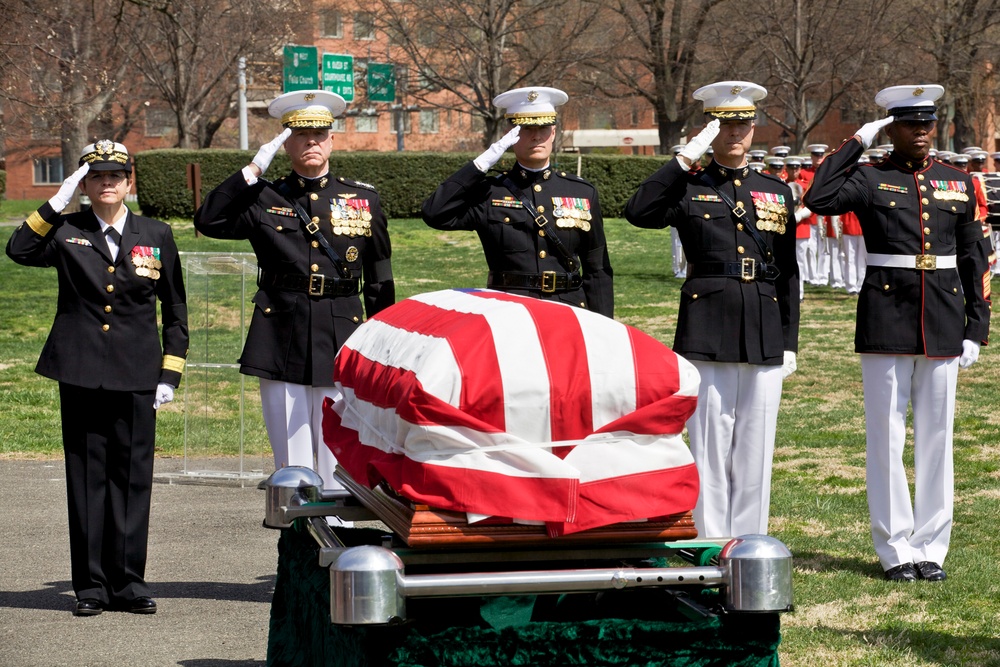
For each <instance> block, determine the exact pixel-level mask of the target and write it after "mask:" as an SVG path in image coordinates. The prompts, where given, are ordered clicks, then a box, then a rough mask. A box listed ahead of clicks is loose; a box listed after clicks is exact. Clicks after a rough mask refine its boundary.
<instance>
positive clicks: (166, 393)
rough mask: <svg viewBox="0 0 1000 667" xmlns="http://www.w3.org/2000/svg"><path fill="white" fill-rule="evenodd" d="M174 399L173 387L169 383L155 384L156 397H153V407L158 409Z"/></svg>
mask: <svg viewBox="0 0 1000 667" xmlns="http://www.w3.org/2000/svg"><path fill="white" fill-rule="evenodd" d="M172 400H174V388H173V387H172V386H170V385H169V384H166V383H164V382H161V383H160V384H158V385H156V398H155V399H153V409H154V410H159V409H160V406H161V405H164V404H166V403H169V402H170V401H172Z"/></svg>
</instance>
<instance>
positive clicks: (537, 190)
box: [532, 183, 542, 192]
mask: <svg viewBox="0 0 1000 667" xmlns="http://www.w3.org/2000/svg"><path fill="white" fill-rule="evenodd" d="M532 189H533V190H534V191H535V192H541V191H542V186H540V185H539V184H538V183H535V187H534V188H532Z"/></svg>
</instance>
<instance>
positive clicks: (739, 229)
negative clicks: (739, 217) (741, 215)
mask: <svg viewBox="0 0 1000 667" xmlns="http://www.w3.org/2000/svg"><path fill="white" fill-rule="evenodd" d="M736 231H739V232H742V231H743V223H742V222H737V223H736Z"/></svg>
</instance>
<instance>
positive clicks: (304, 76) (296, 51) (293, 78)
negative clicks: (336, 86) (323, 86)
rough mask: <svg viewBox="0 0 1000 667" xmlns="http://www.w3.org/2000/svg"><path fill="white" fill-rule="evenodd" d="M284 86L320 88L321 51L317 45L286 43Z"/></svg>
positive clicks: (291, 88)
mask: <svg viewBox="0 0 1000 667" xmlns="http://www.w3.org/2000/svg"><path fill="white" fill-rule="evenodd" d="M284 55H285V67H284V88H285V92H286V93H287V92H290V91H292V90H316V89H317V88H319V51H318V50H317V49H316V47H315V46H296V45H294V44H286V45H285V49H284Z"/></svg>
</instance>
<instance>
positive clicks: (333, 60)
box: [323, 53, 354, 102]
mask: <svg viewBox="0 0 1000 667" xmlns="http://www.w3.org/2000/svg"><path fill="white" fill-rule="evenodd" d="M323 90H328V91H330V92H331V93H337V94H338V95H340V96H341V97H343V98H344V100H345V101H347V102H353V101H354V56H347V55H343V54H340V53H324V54H323Z"/></svg>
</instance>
